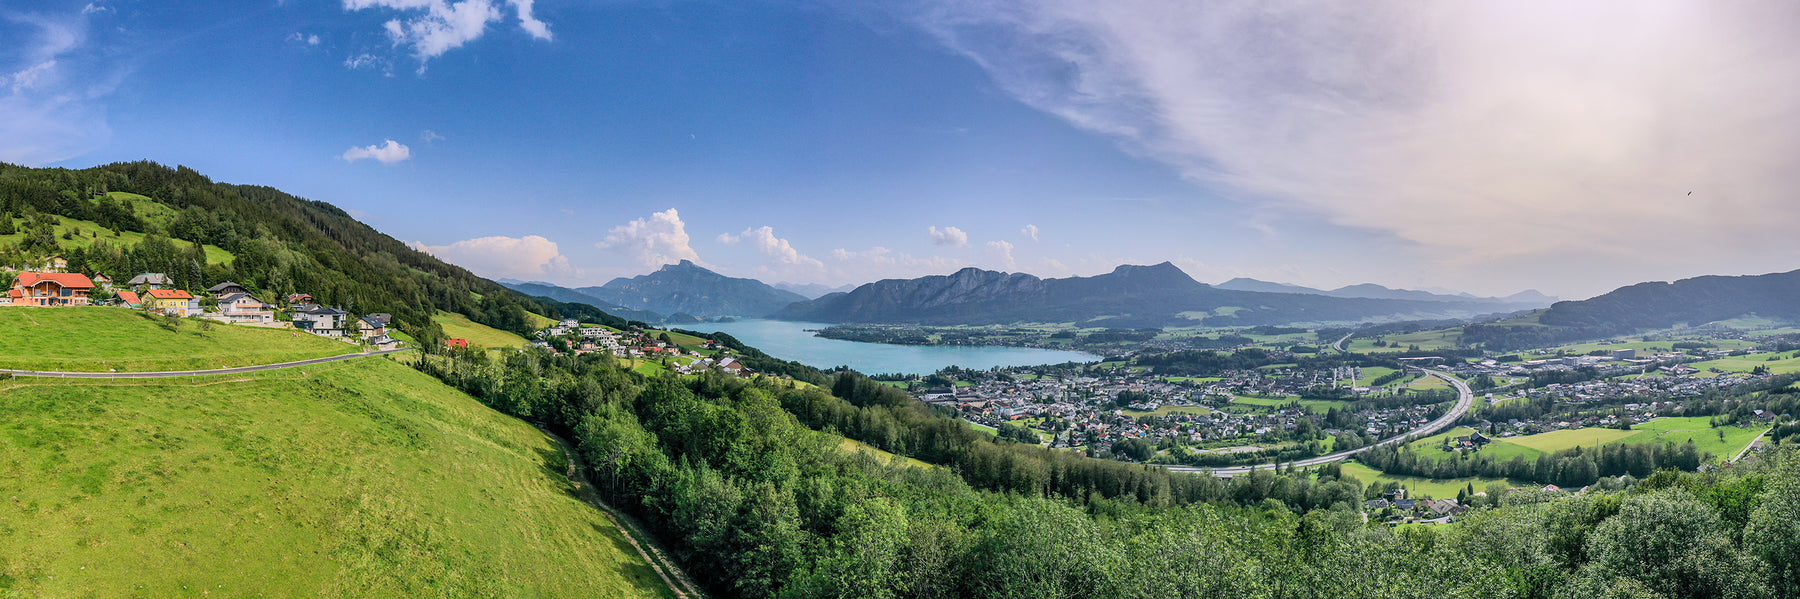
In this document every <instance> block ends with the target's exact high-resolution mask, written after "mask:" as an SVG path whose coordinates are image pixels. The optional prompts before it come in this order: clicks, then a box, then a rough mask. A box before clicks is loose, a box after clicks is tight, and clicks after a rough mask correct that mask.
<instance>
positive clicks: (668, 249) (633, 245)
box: [596, 208, 700, 267]
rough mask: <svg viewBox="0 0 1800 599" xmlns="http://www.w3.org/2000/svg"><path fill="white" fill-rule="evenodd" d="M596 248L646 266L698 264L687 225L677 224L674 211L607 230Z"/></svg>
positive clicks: (677, 220)
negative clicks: (690, 244) (689, 240)
mask: <svg viewBox="0 0 1800 599" xmlns="http://www.w3.org/2000/svg"><path fill="white" fill-rule="evenodd" d="M596 246H597V247H599V248H600V249H603V250H609V251H613V252H618V253H620V254H623V255H625V256H627V257H629V258H631V259H633V260H636V261H637V262H638V263H639V264H642V265H644V266H650V267H657V266H662V265H664V264H674V263H676V262H680V261H682V260H692V261H694V262H696V263H699V262H700V254H698V253H696V252H694V248H693V247H691V246H689V245H688V234H687V225H686V224H683V223H682V222H681V214H680V213H678V212H676V211H675V209H674V208H670V209H668V210H664V211H662V212H656V213H652V214H651V215H650V218H649V219H642V218H640V219H635V220H632V221H631V222H630V223H626V224H623V225H619V226H617V227H613V229H612V230H611V231H607V233H606V240H605V241H602V242H600V243H599V244H596Z"/></svg>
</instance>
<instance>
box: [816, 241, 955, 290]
mask: <svg viewBox="0 0 1800 599" xmlns="http://www.w3.org/2000/svg"><path fill="white" fill-rule="evenodd" d="M831 260H832V264H831V271H832V279H833V280H837V281H844V282H857V283H866V282H868V281H870V280H873V279H876V278H903V279H906V278H914V277H922V276H926V275H942V274H949V273H951V272H954V271H956V270H957V269H959V268H962V267H963V266H964V264H963V262H962V261H961V260H957V259H954V258H945V257H943V256H927V257H924V258H917V257H914V256H912V255H910V254H907V253H905V252H896V251H893V250H890V249H888V248H885V247H881V246H876V247H872V248H869V249H866V250H862V251H850V250H847V249H843V248H838V249H835V250H831Z"/></svg>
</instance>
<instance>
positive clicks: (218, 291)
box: [206, 281, 250, 296]
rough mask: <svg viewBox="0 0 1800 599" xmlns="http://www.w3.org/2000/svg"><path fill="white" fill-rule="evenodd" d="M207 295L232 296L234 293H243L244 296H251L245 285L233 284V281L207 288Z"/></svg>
mask: <svg viewBox="0 0 1800 599" xmlns="http://www.w3.org/2000/svg"><path fill="white" fill-rule="evenodd" d="M206 293H207V294H208V295H213V296H223V295H230V294H233V293H242V294H244V295H249V294H250V290H249V289H245V288H244V286H243V285H239V284H237V283H233V282H231V281H226V282H223V283H219V284H217V285H213V286H212V287H208V288H206Z"/></svg>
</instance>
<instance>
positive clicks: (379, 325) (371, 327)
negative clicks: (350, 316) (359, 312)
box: [356, 316, 387, 338]
mask: <svg viewBox="0 0 1800 599" xmlns="http://www.w3.org/2000/svg"><path fill="white" fill-rule="evenodd" d="M356 330H357V334H360V335H362V336H363V337H364V338H371V337H378V336H382V335H386V334H387V324H386V323H383V322H381V321H378V320H375V319H373V318H370V317H367V316H364V317H362V318H358V319H356Z"/></svg>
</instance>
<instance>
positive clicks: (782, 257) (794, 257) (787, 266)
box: [718, 225, 825, 276]
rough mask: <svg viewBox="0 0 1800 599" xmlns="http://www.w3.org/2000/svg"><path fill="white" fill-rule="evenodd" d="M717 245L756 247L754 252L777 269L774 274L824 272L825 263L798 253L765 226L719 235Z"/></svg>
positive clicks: (772, 229) (793, 274)
mask: <svg viewBox="0 0 1800 599" xmlns="http://www.w3.org/2000/svg"><path fill="white" fill-rule="evenodd" d="M718 241H719V243H723V244H726V245H736V244H737V243H738V242H740V241H748V242H750V244H751V245H754V246H756V251H757V252H759V253H761V254H762V255H763V257H764V258H767V259H768V260H770V261H771V262H772V263H773V264H774V265H775V266H776V267H777V268H774V269H772V270H773V271H774V272H779V273H782V274H788V275H790V276H798V275H804V274H809V273H818V272H822V271H824V270H825V263H823V262H820V261H818V260H817V259H815V258H812V257H810V256H807V255H806V254H802V253H800V251H799V250H796V249H794V246H793V244H790V243H788V240H786V239H782V238H780V237H776V236H775V229H774V228H773V227H769V226H767V225H764V226H761V227H753V228H749V229H744V232H743V233H739V234H737V235H732V234H729V233H723V234H720V235H719V239H718Z"/></svg>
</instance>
